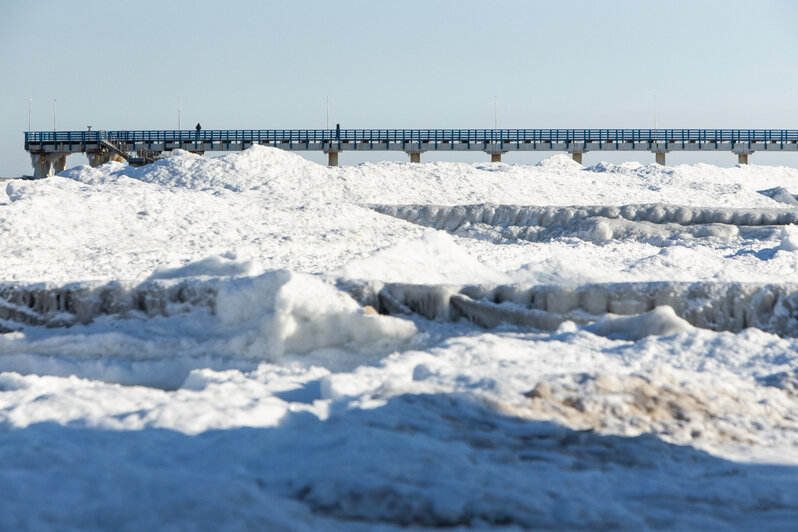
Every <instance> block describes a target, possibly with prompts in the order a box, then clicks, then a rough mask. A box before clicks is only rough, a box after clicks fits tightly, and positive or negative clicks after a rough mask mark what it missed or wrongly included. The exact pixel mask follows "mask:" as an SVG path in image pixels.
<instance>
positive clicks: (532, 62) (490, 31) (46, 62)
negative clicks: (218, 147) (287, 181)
mask: <svg viewBox="0 0 798 532" xmlns="http://www.w3.org/2000/svg"><path fill="white" fill-rule="evenodd" d="M796 23H798V2H794V1H789V0H784V1H775V0H774V1H767V0H759V1H757V2H751V1H736V0H724V1H714V0H705V1H699V0H693V1H679V0H672V1H669V2H654V1H640V0H635V1H609V0H604V1H587V0H584V1H560V2H536V1H514V0H503V1H502V2H489V1H486V0H482V1H470V0H464V1H454V0H439V1H435V0H427V1H416V0H403V1H401V2H400V1H396V2H394V1H379V2H376V1H365V0H364V1H347V0H341V1H339V2H328V1H327V2H316V1H307V2H299V1H297V2H269V1H247V0H241V1H237V2H235V3H223V2H218V1H215V2H208V1H201V0H192V1H178V0H176V1H170V2H163V1H162V0H160V1H150V0H140V1H137V2H121V1H110V0H105V1H94V0H82V1H80V2H63V1H52V0H38V1H36V2H30V1H26V0H0V50H2V53H0V79H2V82H0V177H15V176H20V175H23V174H30V173H32V169H31V165H30V158H29V156H28V155H27V153H26V152H25V151H24V147H23V140H24V132H25V131H26V130H27V129H28V108H29V103H30V108H31V127H32V129H33V130H52V128H53V114H54V113H53V100H54V99H55V100H56V126H57V129H59V130H85V129H86V127H87V126H89V125H91V126H92V127H93V128H94V129H106V130H118V129H175V128H177V125H178V99H179V100H180V104H181V108H182V112H181V117H182V120H181V122H182V126H183V128H190V127H193V125H194V124H196V123H197V122H200V123H201V124H202V126H203V128H204V129H239V128H245V129H271V128H281V129H282V128H286V129H304V128H323V127H325V126H326V123H327V98H328V97H329V101H330V121H331V123H332V124H333V125H334V124H336V123H340V124H341V127H342V128H347V129H348V128H380V129H387V128H490V127H493V125H494V120H495V115H496V111H497V110H498V125H499V127H502V128H649V127H653V126H654V115H655V106H654V100H655V95H656V117H657V126H658V127H660V128H746V129H748V128H774V129H776V128H778V129H782V128H784V129H798V98H797V97H796V95H798V91H796V89H795V87H798V32H796V31H795V26H796ZM31 99H32V103H31V102H30V100H31ZM497 101H498V105H496V102H497ZM548 155H549V154H546V153H535V154H519V153H510V154H507V155H505V156H504V161H505V162H509V163H513V162H518V163H526V162H535V161H537V160H540V159H541V158H544V157H546V156H548ZM308 157H309V158H311V159H313V160H316V161H318V162H321V161H323V160H324V158H323V155H322V154H311V155H308ZM653 158H654V156H653V155H652V154H649V153H645V152H644V153H635V154H632V153H625V154H612V153H606V152H603V153H602V152H592V153H588V154H586V155H585V158H584V162H585V164H594V163H596V162H599V161H601V160H607V161H612V162H620V161H623V160H640V161H642V162H651V161H652V160H653ZM382 159H384V160H406V159H407V157H406V156H405V154H402V153H386V152H378V153H374V154H361V153H351V152H346V153H342V154H341V156H340V162H341V164H357V163H359V162H362V161H366V160H382ZM432 160H459V161H464V162H473V161H483V160H489V157H488V156H487V155H486V154H483V153H476V154H473V153H472V154H440V153H425V154H423V155H422V161H432ZM750 160H751V162H752V163H754V164H773V165H776V164H779V165H788V166H798V153H784V154H774V153H768V154H760V153H757V154H754V155H752V156H751V159H750ZM668 162H669V163H674V164H676V163H683V162H687V163H693V162H710V163H713V164H719V165H726V166H728V165H733V164H735V163H736V162H737V161H736V156H734V155H733V154H731V153H727V152H723V153H717V154H712V153H710V154H706V153H703V154H679V153H670V154H668ZM85 163H86V160H85V157H82V156H71V157H70V158H69V159H68V160H67V166H68V167H70V166H74V165H78V164H85Z"/></svg>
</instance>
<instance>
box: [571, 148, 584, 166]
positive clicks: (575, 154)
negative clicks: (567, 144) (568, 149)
mask: <svg viewBox="0 0 798 532" xmlns="http://www.w3.org/2000/svg"><path fill="white" fill-rule="evenodd" d="M571 157H573V158H574V161H576V162H578V163H579V164H582V152H578V151H575V152H573V153H572V154H571Z"/></svg>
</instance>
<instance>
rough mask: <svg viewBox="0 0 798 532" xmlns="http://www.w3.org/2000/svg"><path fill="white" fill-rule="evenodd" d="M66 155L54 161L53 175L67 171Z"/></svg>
mask: <svg viewBox="0 0 798 532" xmlns="http://www.w3.org/2000/svg"><path fill="white" fill-rule="evenodd" d="M66 158H67V156H66V155H61V156H60V157H56V159H55V160H54V161H53V173H54V174H60V173H61V172H63V171H64V170H66Z"/></svg>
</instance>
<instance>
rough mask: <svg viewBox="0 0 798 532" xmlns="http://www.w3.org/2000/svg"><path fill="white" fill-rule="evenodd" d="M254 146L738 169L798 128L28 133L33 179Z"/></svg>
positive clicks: (797, 139) (334, 157)
mask: <svg viewBox="0 0 798 532" xmlns="http://www.w3.org/2000/svg"><path fill="white" fill-rule="evenodd" d="M255 144H260V145H264V146H273V147H275V148H280V149H284V150H291V151H321V152H324V153H326V154H327V155H328V163H329V165H330V166H337V165H338V154H339V153H340V152H342V151H403V152H405V153H407V154H408V155H409V156H410V161H411V162H420V160H421V154H422V153H424V152H428V151H482V152H485V153H488V154H490V156H491V161H492V162H500V161H501V157H502V154H505V153H508V152H513V151H522V152H523V151H563V152H567V153H570V154H571V155H572V157H573V158H574V160H575V161H577V162H580V163H581V162H582V154H584V153H586V152H589V151H648V152H651V153H653V154H654V156H655V160H656V162H657V163H659V164H665V154H667V153H668V152H671V151H728V152H732V153H734V154H736V155H737V157H738V162H739V163H740V164H747V163H748V156H749V155H750V154H752V153H754V152H756V151H798V130H794V129H263V130H240V129H239V130H200V131H196V130H147V131H30V132H27V133H25V150H27V151H28V152H29V153H30V155H31V161H32V163H33V168H34V177H45V176H47V175H51V174H52V173H53V172H55V173H58V172H60V171H63V170H64V168H65V167H66V157H67V156H68V155H70V154H72V153H85V154H86V155H87V156H88V158H89V163H90V164H91V165H92V166H96V165H99V164H102V163H105V162H108V161H110V160H122V159H126V160H127V161H128V163H130V164H135V165H141V164H147V163H149V162H152V161H153V160H156V159H157V158H158V157H159V156H160V155H161V154H162V153H163V152H167V151H171V150H176V149H182V150H187V151H190V152H194V153H204V152H206V151H240V150H244V149H246V148H249V147H250V146H253V145H255Z"/></svg>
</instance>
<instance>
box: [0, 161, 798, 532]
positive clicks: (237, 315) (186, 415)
mask: <svg viewBox="0 0 798 532" xmlns="http://www.w3.org/2000/svg"><path fill="white" fill-rule="evenodd" d="M342 157H343V156H342ZM344 162H345V160H344ZM795 190H798V170H795V169H790V168H784V167H767V166H757V165H749V166H737V167H734V168H717V167H714V166H711V165H704V164H697V165H690V166H687V165H683V166H677V167H661V166H659V165H655V164H650V165H641V164H638V163H626V164H610V163H599V164H596V165H593V166H591V167H587V168H583V167H582V166H580V165H578V164H576V163H574V162H573V161H572V160H570V158H568V157H567V156H564V155H562V156H554V157H551V158H549V159H547V160H545V161H542V162H541V163H540V164H538V165H535V166H527V165H513V164H489V163H484V164H459V163H435V162H430V163H424V164H412V165H411V164H404V163H379V164H362V165H356V166H343V167H340V168H325V167H322V166H319V165H316V164H313V163H310V162H308V161H306V160H304V159H302V158H301V157H298V156H297V155H294V154H291V153H286V152H282V151H278V150H274V149H270V148H265V147H254V148H252V149H249V150H246V151H244V152H242V153H238V154H229V155H225V156H224V157H219V158H210V157H198V156H196V155H192V154H190V153H186V152H175V153H174V154H172V156H171V157H168V158H165V159H163V160H160V161H158V162H156V163H155V164H153V165H150V166H145V167H141V168H130V167H127V166H124V165H121V164H116V163H109V164H107V165H103V166H101V167H99V168H89V167H78V168H73V169H70V170H67V171H66V172H63V173H62V174H61V175H60V176H55V177H52V178H48V179H45V180H40V181H9V182H8V183H7V184H6V186H5V187H4V192H0V248H2V249H3V251H4V252H3V253H2V254H0V271H2V272H3V274H2V277H1V278H0V459H3V463H4V464H5V467H3V468H2V469H0V496H2V498H3V504H2V505H0V522H2V523H3V527H6V528H9V529H13V530H42V529H64V530H68V529H81V530H109V529H158V530H185V529H249V530H252V529H257V530H270V529H271V530H342V531H344V530H345V531H350V530H363V531H366V530H368V531H371V530H419V529H430V528H440V527H447V528H451V529H452V530H471V529H489V530H496V529H506V530H520V529H536V528H537V529H543V530H557V529H565V530H574V529H581V530H594V529H613V530H615V529H626V530H647V529H648V530H735V529H739V530H754V529H755V530H785V529H790V528H792V527H793V526H794V523H795V522H796V519H798V497H797V496H796V494H797V493H798V475H797V474H796V472H797V471H798V470H796V467H798V436H796V435H797V434H798V426H796V424H797V423H798V418H796V415H795V412H796V411H798V394H796V390H798V377H796V368H798V338H796V336H798V335H797V334H796V330H798V326H797V325H796V318H798V309H796V306H798V299H796V297H798V296H796V295H795V293H796V290H795V287H798V253H796V250H798V238H796V233H795V231H796V225H794V223H795V219H796V216H797V215H796V212H798V210H796V209H795V204H794V203H793V202H791V201H790V198H791V197H792V195H791V194H790V192H789V191H795ZM793 200H794V198H793ZM375 209H376V210H375ZM378 211H379V212H378ZM386 214H389V215H386ZM42 494H47V497H46V499H47V500H46V504H45V503H43V498H42V497H43V496H42Z"/></svg>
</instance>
